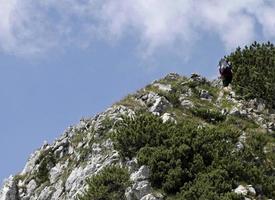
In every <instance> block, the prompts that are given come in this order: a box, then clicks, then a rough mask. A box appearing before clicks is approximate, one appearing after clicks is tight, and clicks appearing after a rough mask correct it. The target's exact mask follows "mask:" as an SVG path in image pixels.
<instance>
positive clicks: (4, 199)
mask: <svg viewBox="0 0 275 200" xmlns="http://www.w3.org/2000/svg"><path fill="white" fill-rule="evenodd" d="M0 200H19V198H18V188H17V182H16V180H15V179H14V177H13V176H10V177H9V178H8V179H7V180H5V183H4V186H3V188H2V190H1V192H0Z"/></svg>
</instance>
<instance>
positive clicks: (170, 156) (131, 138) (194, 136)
mask: <svg viewBox="0 0 275 200" xmlns="http://www.w3.org/2000/svg"><path fill="white" fill-rule="evenodd" d="M240 134H241V130H240V129H239V128H238V127H235V125H234V124H228V123H227V121H221V122H217V123H216V124H215V125H213V124H212V123H210V124H208V125H204V126H202V125H199V124H197V123H194V122H191V121H190V122H188V121H183V122H178V123H177V124H175V123H173V122H169V121H168V122H166V123H163V122H162V120H161V119H160V118H159V117H158V116H155V115H153V114H150V113H139V114H137V115H136V117H135V118H130V117H125V118H124V119H123V121H122V122H121V123H119V124H117V127H116V132H115V133H114V138H113V139H114V142H115V148H116V149H117V150H118V151H119V153H120V155H122V156H123V157H124V158H125V159H127V158H132V157H134V156H136V157H137V159H138V163H139V165H147V166H149V168H150V171H151V175H150V182H151V183H152V186H153V187H155V188H157V189H161V190H162V191H163V192H164V193H165V194H166V195H167V196H168V199H171V200H172V199H173V200H175V199H217V200H218V199H224V200H226V199H228V200H229V199H236V200H237V199H242V198H241V197H240V196H237V195H236V194H234V193H232V190H233V189H234V188H236V187H237V186H238V185H239V184H240V183H247V184H252V185H254V186H256V187H257V193H258V194H262V195H263V196H266V197H268V198H275V177H274V176H272V173H274V168H273V167H274V163H273V164H271V165H269V164H267V163H269V162H270V161H269V159H268V157H267V154H265V153H264V148H265V147H266V145H267V143H268V138H267V137H268V136H267V135H266V134H264V133H260V132H259V133H258V132H255V133H253V134H252V133H251V134H248V136H247V142H246V144H244V148H243V149H237V143H238V140H239V136H240Z"/></svg>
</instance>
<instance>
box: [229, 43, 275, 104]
mask: <svg viewBox="0 0 275 200" xmlns="http://www.w3.org/2000/svg"><path fill="white" fill-rule="evenodd" d="M227 58H228V59H229V61H231V63H232V66H233V81H232V85H233V87H234V90H235V91H236V92H237V93H238V94H240V95H242V96H244V97H245V98H262V99H264V100H266V101H267V102H268V104H269V105H270V106H272V107H275V95H274V94H275V47H274V45H273V44H272V43H270V42H267V43H262V44H259V43H257V42H254V43H253V44H252V45H250V46H245V47H244V48H243V49H241V48H240V47H238V48H237V49H236V51H234V52H233V53H231V54H230V55H229V56H227Z"/></svg>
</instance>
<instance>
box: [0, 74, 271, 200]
mask: <svg viewBox="0 0 275 200" xmlns="http://www.w3.org/2000/svg"><path fill="white" fill-rule="evenodd" d="M274 154H275V110H274V109H273V108H272V106H269V105H268V104H266V102H265V101H264V100H262V99H244V98H242V96H239V95H237V94H235V92H234V90H233V89H231V88H230V87H229V88H223V87H222V86H221V83H220V81H219V80H214V81H208V80H207V79H206V78H203V77H201V76H200V75H197V74H192V76H191V77H189V78H187V77H183V76H180V75H178V74H175V73H171V74H168V75H167V76H166V77H164V78H162V79H160V80H157V81H154V82H153V83H151V84H149V85H147V86H146V87H145V88H143V89H141V90H139V91H137V92H136V93H135V94H131V95H128V96H127V97H125V98H124V99H122V100H121V101H120V102H118V103H116V104H114V105H112V106H111V107H110V108H108V109H107V110H106V111H104V112H102V113H100V114H98V115H96V116H94V117H92V118H85V119H81V120H80V122H79V123H78V124H77V125H74V126H70V127H68V128H67V129H66V130H65V131H64V133H63V134H62V135H61V137H60V138H59V139H57V140H55V141H54V142H53V143H52V144H43V146H42V147H41V148H39V149H38V150H36V151H35V152H34V153H33V154H32V155H31V156H30V157H29V160H28V161H27V163H26V165H25V167H24V169H23V170H22V172H21V173H19V174H17V175H14V176H10V177H9V178H8V179H6V180H5V182H4V184H3V188H2V189H1V192H0V200H73V199H80V200H81V199H82V200H84V199H94V200H99V199H100V200H104V199H106V200H111V199H113V200H118V199H126V200H164V199H171V200H172V199H224V200H225V199H246V200H249V199H251V200H252V199H275V156H274Z"/></svg>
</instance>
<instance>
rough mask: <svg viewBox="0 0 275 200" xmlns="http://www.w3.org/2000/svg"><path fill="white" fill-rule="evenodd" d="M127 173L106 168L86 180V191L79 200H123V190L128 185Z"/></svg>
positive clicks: (115, 167) (126, 171)
mask: <svg viewBox="0 0 275 200" xmlns="http://www.w3.org/2000/svg"><path fill="white" fill-rule="evenodd" d="M129 178H130V177H129V173H128V170H127V169H125V168H121V167H118V166H114V165H113V166H107V167H105V168H104V169H103V170H101V171H100V172H99V173H98V174H96V175H94V176H92V177H90V178H89V179H88V180H87V184H88V189H86V190H85V191H84V193H83V194H82V195H79V196H78V199H79V200H124V199H125V195H124V193H125V190H126V188H127V187H128V186H129V185H130V181H129Z"/></svg>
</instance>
